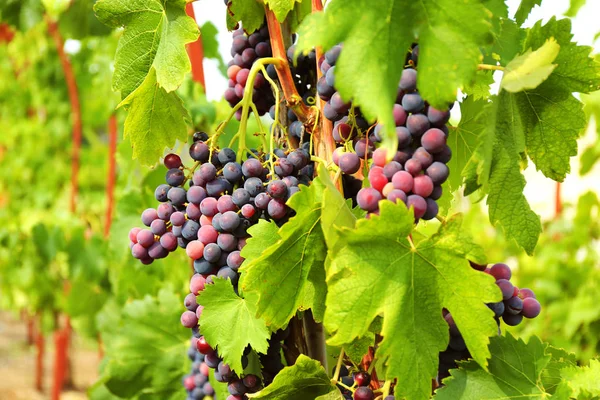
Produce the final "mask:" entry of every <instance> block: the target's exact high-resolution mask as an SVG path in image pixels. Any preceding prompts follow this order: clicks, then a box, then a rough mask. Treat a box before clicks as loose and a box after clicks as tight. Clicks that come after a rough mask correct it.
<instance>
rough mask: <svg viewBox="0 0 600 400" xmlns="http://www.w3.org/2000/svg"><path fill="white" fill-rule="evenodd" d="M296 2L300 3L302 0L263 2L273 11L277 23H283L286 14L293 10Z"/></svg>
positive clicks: (270, 0)
mask: <svg viewBox="0 0 600 400" xmlns="http://www.w3.org/2000/svg"><path fill="white" fill-rule="evenodd" d="M296 2H298V3H300V2H302V0H265V4H266V5H267V6H268V7H269V8H270V9H271V10H273V13H274V14H275V17H277V20H278V21H279V22H284V21H285V18H286V17H287V15H288V13H289V12H290V11H292V10H293V9H294V6H295V5H296Z"/></svg>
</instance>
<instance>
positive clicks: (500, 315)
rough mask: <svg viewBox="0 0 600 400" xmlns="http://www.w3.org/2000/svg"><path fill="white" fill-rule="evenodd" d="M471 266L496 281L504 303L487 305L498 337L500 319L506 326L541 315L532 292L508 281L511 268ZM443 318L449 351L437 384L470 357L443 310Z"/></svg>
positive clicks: (473, 264) (451, 320)
mask: <svg viewBox="0 0 600 400" xmlns="http://www.w3.org/2000/svg"><path fill="white" fill-rule="evenodd" d="M470 264H471V267H473V268H474V269H476V270H478V271H482V272H485V273H487V274H490V275H492V276H493V277H494V278H496V284H497V285H498V287H499V288H500V290H501V291H502V298H503V300H502V301H500V302H498V303H490V304H487V306H488V307H489V308H490V309H491V310H492V311H494V313H495V318H496V322H497V323H498V334H500V319H502V320H503V321H504V322H505V323H506V324H507V325H510V326H515V325H518V324H519V323H521V321H522V320H523V317H525V318H535V317H537V316H538V315H539V314H540V311H541V306H540V303H539V302H538V301H537V299H536V298H535V294H534V293H533V291H532V290H531V289H527V288H524V289H519V288H518V287H516V286H514V285H513V284H512V283H511V282H510V278H511V277H512V272H511V270H510V267H509V266H508V265H506V264H503V263H497V264H494V265H492V266H491V267H488V266H487V265H479V264H476V263H474V262H471V261H470ZM443 315H444V319H445V320H446V322H447V323H448V326H449V328H450V342H449V343H448V348H447V349H446V350H445V351H443V352H441V353H440V356H439V361H440V365H439V370H438V382H439V383H441V381H442V379H444V378H446V377H448V376H450V372H449V371H450V369H452V368H456V367H457V362H458V361H460V360H466V359H468V358H470V357H471V354H470V353H469V350H468V349H467V346H466V344H465V341H464V339H463V337H462V335H461V333H460V331H459V330H458V327H457V326H456V323H455V322H454V319H453V318H452V315H451V314H450V313H449V312H448V311H447V310H444V314H443Z"/></svg>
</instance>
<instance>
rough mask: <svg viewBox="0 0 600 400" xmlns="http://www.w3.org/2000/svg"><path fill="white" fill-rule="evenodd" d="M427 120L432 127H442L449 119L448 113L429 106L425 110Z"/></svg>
mask: <svg viewBox="0 0 600 400" xmlns="http://www.w3.org/2000/svg"><path fill="white" fill-rule="evenodd" d="M427 118H428V119H429V121H431V124H432V125H434V126H439V125H444V124H445V123H446V122H448V120H449V119H450V111H448V110H446V111H441V110H438V109H436V108H433V107H431V106H429V108H428V109H427Z"/></svg>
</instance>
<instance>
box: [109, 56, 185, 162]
mask: <svg viewBox="0 0 600 400" xmlns="http://www.w3.org/2000/svg"><path fill="white" fill-rule="evenodd" d="M120 106H125V107H126V108H127V111H128V113H127V119H126V120H125V132H124V135H125V137H129V139H130V141H131V145H132V147H133V158H137V159H138V160H139V161H140V162H141V163H142V164H146V165H153V164H155V163H156V161H157V160H158V158H159V157H160V156H162V155H163V152H164V149H165V147H173V146H174V145H175V140H176V139H179V140H181V141H185V140H186V139H187V125H186V121H188V120H189V115H188V112H187V110H186V109H185V107H184V106H183V103H182V102H181V99H180V98H179V96H177V93H175V92H167V91H166V90H165V89H163V88H162V87H160V85H159V84H158V82H157V81H156V72H155V69H154V68H152V69H151V70H150V73H149V74H148V76H147V77H146V79H145V80H144V83H142V84H141V85H140V86H139V87H138V88H137V89H136V90H135V91H134V92H133V93H131V94H130V95H129V96H127V98H125V100H123V101H122V102H121V104H120Z"/></svg>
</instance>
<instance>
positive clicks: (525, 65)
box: [500, 39, 560, 93]
mask: <svg viewBox="0 0 600 400" xmlns="http://www.w3.org/2000/svg"><path fill="white" fill-rule="evenodd" d="M559 51H560V46H559V45H558V44H557V43H556V41H555V40H554V39H549V40H548V41H546V43H544V45H543V46H542V47H540V48H539V49H537V50H536V51H531V49H529V50H527V51H525V53H523V54H522V55H520V56H518V57H515V58H514V59H513V60H512V61H511V62H510V63H508V65H507V66H506V68H505V70H504V71H505V72H504V76H503V77H502V84H501V85H500V88H501V89H504V90H506V91H508V92H513V93H514V92H521V91H523V90H526V89H535V88H536V87H538V86H539V85H540V84H541V83H542V82H543V81H545V80H546V79H547V78H548V77H549V76H550V74H551V73H552V71H554V68H556V64H552V62H553V61H554V59H556V56H558V52H559Z"/></svg>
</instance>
